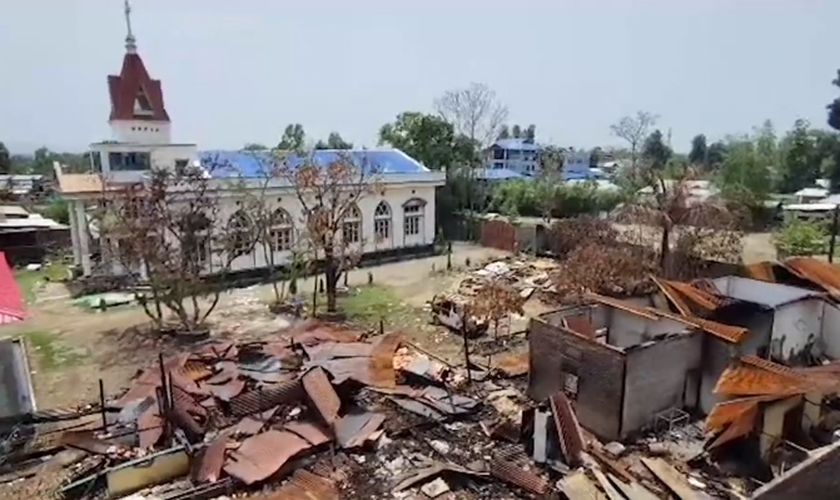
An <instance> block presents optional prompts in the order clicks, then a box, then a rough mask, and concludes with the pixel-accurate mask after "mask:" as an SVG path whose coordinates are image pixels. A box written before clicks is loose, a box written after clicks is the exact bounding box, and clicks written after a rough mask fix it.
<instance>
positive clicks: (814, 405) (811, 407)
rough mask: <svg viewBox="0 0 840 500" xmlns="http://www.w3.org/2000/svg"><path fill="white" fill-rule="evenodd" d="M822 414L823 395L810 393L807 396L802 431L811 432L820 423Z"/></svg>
mask: <svg viewBox="0 0 840 500" xmlns="http://www.w3.org/2000/svg"><path fill="white" fill-rule="evenodd" d="M821 413H822V393H819V392H809V393H807V394H805V409H804V410H803V411H802V429H803V430H804V431H806V432H807V431H809V430H810V429H811V428H812V427H815V426H816V425H817V424H819V423H820V416H821Z"/></svg>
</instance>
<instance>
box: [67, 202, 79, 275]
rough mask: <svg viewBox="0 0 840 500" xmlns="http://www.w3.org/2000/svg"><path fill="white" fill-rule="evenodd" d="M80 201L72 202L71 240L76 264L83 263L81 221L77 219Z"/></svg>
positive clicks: (70, 208)
mask: <svg viewBox="0 0 840 500" xmlns="http://www.w3.org/2000/svg"><path fill="white" fill-rule="evenodd" d="M78 203H81V202H79V201H71V202H70V207H69V211H70V241H71V243H72V245H73V264H74V265H75V266H81V265H82V247H81V243H80V238H79V222H78V221H77V220H76V204H78Z"/></svg>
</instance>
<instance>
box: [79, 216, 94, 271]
mask: <svg viewBox="0 0 840 500" xmlns="http://www.w3.org/2000/svg"><path fill="white" fill-rule="evenodd" d="M75 208H76V225H77V226H78V233H79V251H80V253H81V258H82V271H83V273H84V275H85V276H90V275H91V274H92V272H93V267H92V265H91V262H90V231H88V224H87V217H85V205H84V202H83V201H81V200H80V201H78V202H76V207H75Z"/></svg>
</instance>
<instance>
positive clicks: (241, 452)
mask: <svg viewBox="0 0 840 500" xmlns="http://www.w3.org/2000/svg"><path fill="white" fill-rule="evenodd" d="M311 447H312V445H311V444H309V443H308V442H307V441H306V440H305V439H303V438H301V437H299V436H298V435H296V434H293V433H291V432H284V431H277V430H270V431H267V432H263V433H261V434H257V435H256V436H252V437H250V438H248V439H246V440H245V441H243V442H242V444H241V445H240V446H239V448H238V449H236V450H235V451H233V452H232V453H231V454H230V457H228V460H227V463H226V464H225V466H224V468H223V470H224V471H225V472H227V473H228V474H229V475H231V476H233V477H235V478H237V479H239V480H241V481H242V482H244V483H245V484H254V483H256V482H259V481H263V480H265V479H267V478H268V477H270V476H271V475H272V474H274V473H275V472H277V471H278V470H280V467H282V466H283V465H284V464H285V463H286V462H287V461H288V460H289V459H290V458H292V457H293V456H295V455H297V454H298V453H300V452H302V451H304V450H307V449H309V448H311Z"/></svg>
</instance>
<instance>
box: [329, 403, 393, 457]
mask: <svg viewBox="0 0 840 500" xmlns="http://www.w3.org/2000/svg"><path fill="white" fill-rule="evenodd" d="M384 422H385V415H383V414H381V413H372V412H363V413H348V414H347V415H344V416H343V417H341V419H340V420H339V421H338V422H336V424H335V435H336V440H337V441H338V443H339V444H340V445H341V447H342V448H344V449H352V448H356V447H359V446H362V445H364V444H365V441H367V440H368V438H370V437H371V435H372V434H373V433H374V432H376V431H377V430H378V429H379V427H381V426H382V424H383V423H384Z"/></svg>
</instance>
